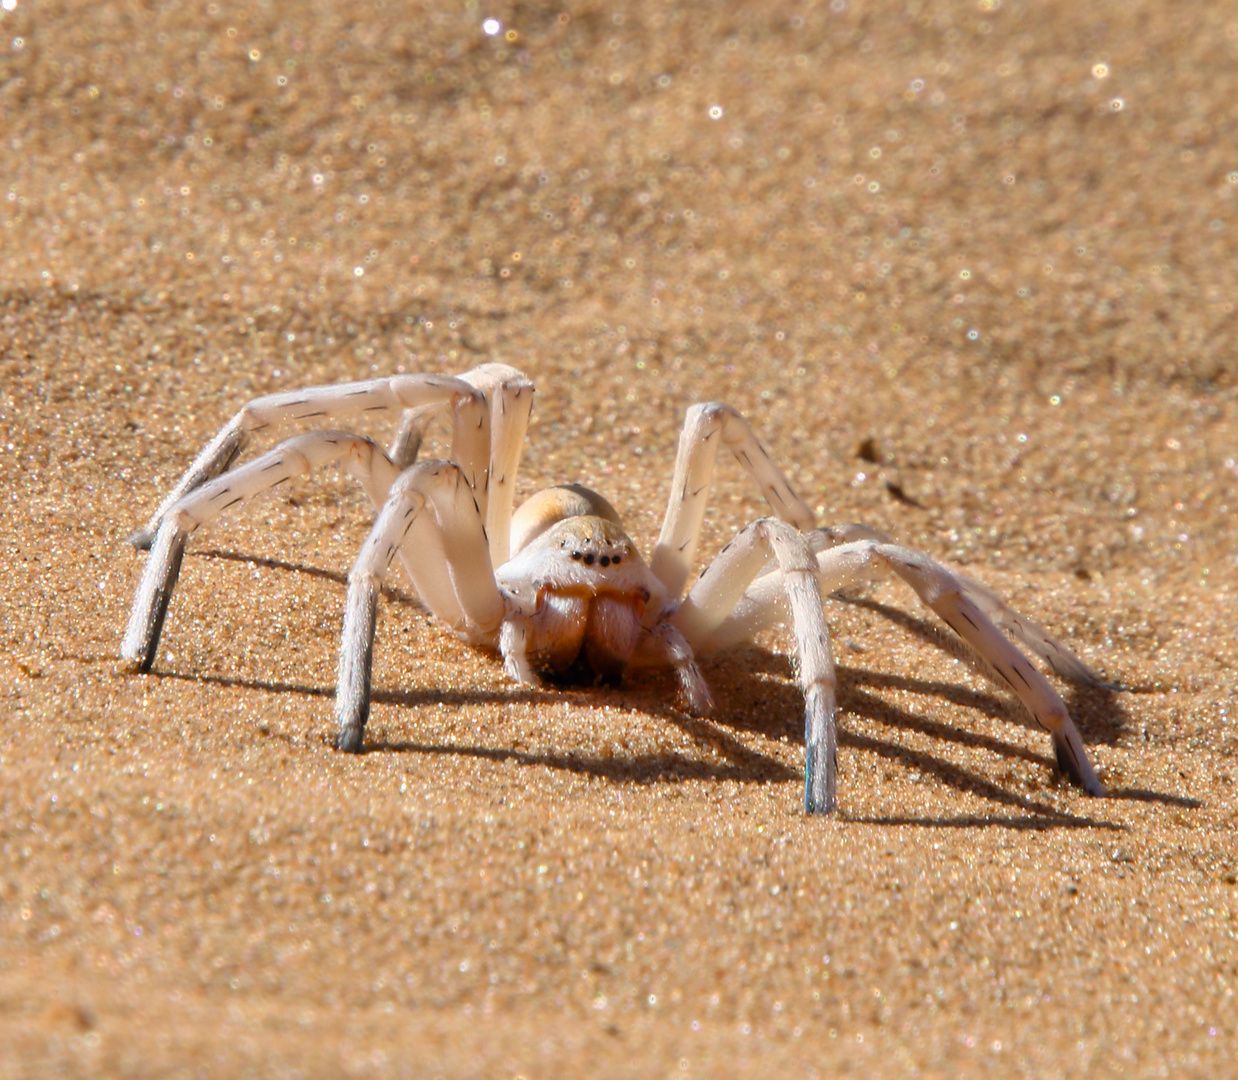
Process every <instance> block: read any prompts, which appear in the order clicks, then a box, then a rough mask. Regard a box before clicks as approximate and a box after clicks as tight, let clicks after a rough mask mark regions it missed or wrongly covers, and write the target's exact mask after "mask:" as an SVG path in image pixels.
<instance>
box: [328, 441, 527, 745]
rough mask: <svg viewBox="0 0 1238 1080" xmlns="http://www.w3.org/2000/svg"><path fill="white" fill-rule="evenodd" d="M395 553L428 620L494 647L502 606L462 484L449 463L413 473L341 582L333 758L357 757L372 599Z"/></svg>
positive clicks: (364, 714) (475, 509) (478, 516)
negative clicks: (344, 585)
mask: <svg viewBox="0 0 1238 1080" xmlns="http://www.w3.org/2000/svg"><path fill="white" fill-rule="evenodd" d="M397 552H399V553H401V554H403V555H404V557H405V563H406V565H407V566H408V567H409V568H410V573H412V575H413V579H414V583H415V584H416V586H417V589H418V592H419V593H420V595H421V596H422V598H423V599H424V600H425V602H426V604H427V605H428V606H429V607H430V609H431V610H432V611H433V612H434V614H435V615H437V616H438V617H439V618H441V619H443V620H444V621H445V622H447V623H448V624H450V625H451V626H452V627H453V628H454V629H455V630H456V631H457V632H458V633H460V634H461V635H462V636H464V637H466V638H468V639H469V640H471V641H474V642H479V643H485V644H488V645H494V644H496V643H497V642H498V638H499V631H500V626H501V624H502V622H503V616H504V613H505V610H506V605H505V603H504V600H503V595H502V593H501V592H500V591H499V587H498V585H497V584H495V580H494V570H493V568H492V566H491V563H490V547H489V543H488V541H487V539H486V532H485V527H484V525H483V519H482V512H481V508H480V506H479V505H478V503H477V500H476V498H475V497H474V493H473V491H472V488H471V487H470V485H469V483H468V477H467V476H466V475H465V474H464V472H463V470H462V469H461V468H460V467H459V466H458V465H456V464H455V463H454V462H449V461H425V462H421V463H420V464H417V465H414V466H413V467H412V468H410V469H408V470H407V471H405V472H404V473H401V474H400V476H399V478H398V479H397V480H396V481H395V483H393V484H392V485H391V490H390V493H389V494H388V497H387V501H386V503H385V504H384V505H383V508H382V510H381V512H380V513H379V515H378V519H377V520H376V521H375V522H374V527H373V528H372V529H371V530H370V535H369V537H368V538H367V539H366V541H365V543H364V544H363V545H362V548H361V552H360V554H359V555H358V556H357V561H356V563H355V564H354V565H353V568H352V572H351V573H350V574H349V575H348V599H347V603H346V605H345V610H344V628H343V632H342V635H341V641H340V663H339V675H338V679H337V682H336V696H335V712H336V720H337V722H338V726H339V736H338V739H337V745H338V747H339V748H340V749H341V750H349V751H353V752H356V751H359V750H360V749H361V740H362V732H363V731H364V729H365V722H366V720H367V719H368V718H369V713H370V684H371V673H372V670H373V659H374V628H375V624H376V621H377V615H378V597H379V593H380V590H381V588H382V583H383V579H384V578H385V577H386V575H387V572H388V570H389V568H390V566H391V561H392V559H393V558H394V557H395V555H396V553H397Z"/></svg>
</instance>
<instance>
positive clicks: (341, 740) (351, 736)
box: [335, 725, 364, 754]
mask: <svg viewBox="0 0 1238 1080" xmlns="http://www.w3.org/2000/svg"><path fill="white" fill-rule="evenodd" d="M363 730H364V729H363V728H361V727H360V726H357V727H353V726H351V725H350V726H348V727H344V728H341V729H340V733H339V735H337V736H336V738H335V748H336V749H337V750H342V751H343V752H344V753H346V754H359V753H361V741H362V732H363Z"/></svg>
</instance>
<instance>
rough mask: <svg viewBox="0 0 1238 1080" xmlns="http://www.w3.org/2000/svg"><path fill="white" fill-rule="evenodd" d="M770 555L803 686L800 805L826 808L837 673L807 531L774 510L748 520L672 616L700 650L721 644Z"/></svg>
mask: <svg viewBox="0 0 1238 1080" xmlns="http://www.w3.org/2000/svg"><path fill="white" fill-rule="evenodd" d="M771 555H772V556H773V559H774V562H775V563H776V565H777V569H776V570H775V571H773V572H772V573H771V574H769V575H768V577H769V579H770V580H771V582H774V583H775V585H776V588H777V591H778V593H779V596H780V600H781V606H782V607H783V608H784V610H789V612H790V616H791V618H790V622H791V629H792V632H793V634H794V639H795V654H796V660H797V664H796V670H797V675H798V679H799V684H800V687H801V689H802V690H803V692H804V809H805V811H806V812H808V813H810V814H828V813H830V812H831V811H832V810H833V809H834V805H835V787H836V779H835V776H836V773H837V757H838V734H837V729H836V724H835V717H836V714H837V705H836V702H835V687H836V678H835V674H834V656H833V653H832V651H831V649H830V638H829V630H828V628H827V626H826V622H825V612H824V610H823V608H822V604H821V591H820V589H819V588H818V585H817V561H816V558H815V557H814V556H813V553H812V550H811V548H810V547H809V543H808V538H807V537H806V536H805V535H804V534H803V533H801V532H800V531H799V530H798V529H796V528H795V527H794V526H792V525H789V524H788V523H786V522H785V521H779V520H777V519H776V518H762V519H761V520H760V521H757V522H754V523H753V524H752V525H749V526H748V527H747V528H746V529H743V530H742V531H741V532H740V533H739V535H738V536H736V537H735V539H734V540H732V541H731V543H729V544H728V545H727V546H726V547H724V548H723V549H722V551H721V552H720V553H719V555H718V557H717V558H716V559H715V560H714V561H713V562H712V563H711V564H710V565H709V566H708V567H707V568H706V569H705V571H704V572H703V573H702V574H701V576H700V578H698V579H697V582H696V584H695V585H694V586H693V587H692V591H691V592H690V593H688V596H687V597H686V598H685V600H684V602H683V604H682V605H681V606H680V608H679V610H678V611H677V612H676V613H675V615H674V616H673V617H672V619H671V622H672V624H673V625H674V626H675V627H676V628H677V629H678V630H679V631H681V632H682V633H683V636H684V638H685V639H686V641H687V643H688V644H689V645H691V646H692V648H694V649H696V650H697V651H698V652H702V651H706V650H708V649H711V648H716V647H717V646H718V645H719V644H721V640H720V639H719V638H718V637H717V635H718V633H719V631H722V630H724V629H727V628H728V624H730V622H731V619H732V618H733V617H734V612H735V611H736V609H737V607H740V606H742V604H743V602H744V601H745V600H746V598H747V593H748V589H749V586H750V585H751V584H752V583H753V581H754V579H756V578H758V577H759V576H760V575H761V574H762V572H763V571H764V570H765V568H766V566H767V565H768V563H769V562H770V556H771ZM740 618H741V619H742V618H743V616H742V615H741V616H740ZM732 625H733V624H732ZM745 629H747V627H745ZM732 640H734V639H732Z"/></svg>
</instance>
